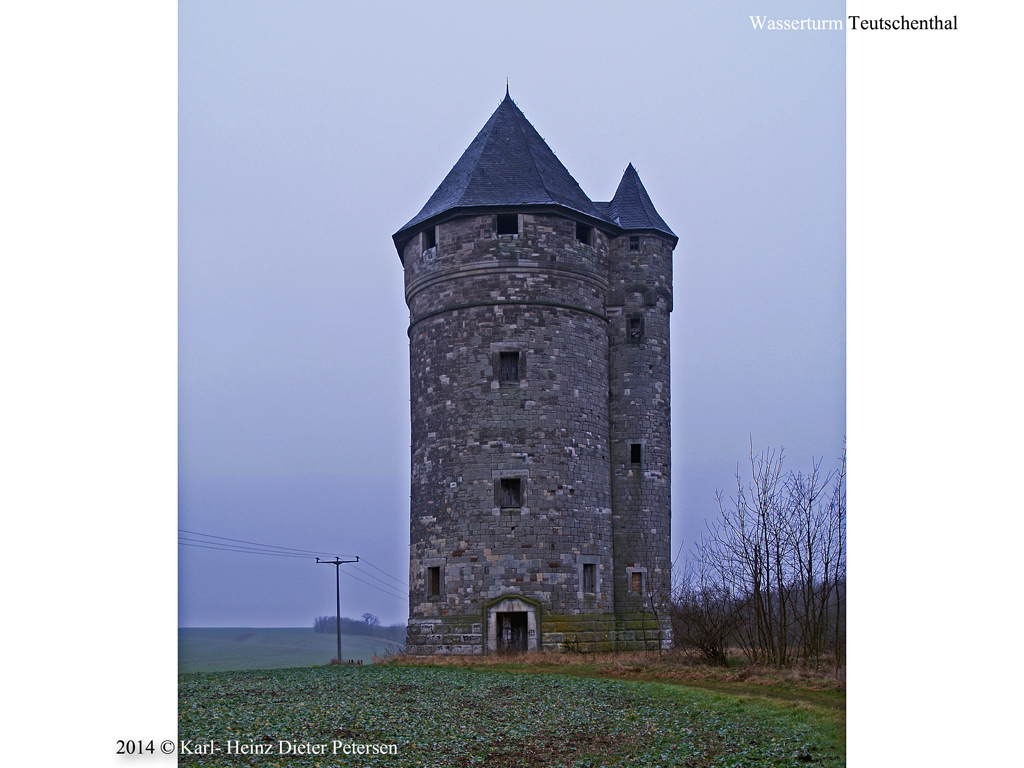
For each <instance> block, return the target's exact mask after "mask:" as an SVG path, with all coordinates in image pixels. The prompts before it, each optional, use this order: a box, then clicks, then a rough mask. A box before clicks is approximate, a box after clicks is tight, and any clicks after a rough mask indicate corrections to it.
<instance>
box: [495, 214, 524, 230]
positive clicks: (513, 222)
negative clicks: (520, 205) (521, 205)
mask: <svg viewBox="0 0 1024 768" xmlns="http://www.w3.org/2000/svg"><path fill="white" fill-rule="evenodd" d="M497 230H498V234H499V235H518V234H519V214H518V213H499V214H498V221H497Z"/></svg>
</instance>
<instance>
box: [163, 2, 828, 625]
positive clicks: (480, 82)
mask: <svg viewBox="0 0 1024 768" xmlns="http://www.w3.org/2000/svg"><path fill="white" fill-rule="evenodd" d="M785 9H786V13H787V14H789V15H792V16H795V17H801V18H803V17H807V16H808V15H809V14H813V15H814V17H815V18H843V14H844V6H843V4H842V3H821V2H807V3H787V4H786V5H785ZM582 10H583V6H580V5H575V4H569V3H540V2H537V3H529V2H527V3H516V4H511V5H499V4H493V3H479V2H463V3H458V2H455V3H445V4H443V5H437V4H407V5H403V6H402V12H401V13H395V14H389V15H386V16H385V15H382V14H381V13H380V10H379V8H377V7H375V6H372V5H370V4H339V3H335V2H311V3H301V4H281V3H253V2H248V1H247V2H237V3H230V2H229V3H224V2H222V3H207V2H191V1H186V2H182V3H181V4H180V11H179V14H180V15H179V41H180V42H179V157H178V162H179V267H178V268H179V350H180V357H179V364H180V368H179V457H180V464H179V473H180V474H179V510H180V518H179V520H180V522H179V525H180V527H181V528H183V529H185V530H187V531H194V532H198V533H203V534H209V535H213V536H219V537H224V538H226V539H238V540H243V541H249V542H257V543H267V544H275V545H279V546H287V547H292V548H295V549H305V550H317V551H324V552H330V553H338V554H341V555H358V556H360V557H361V558H364V559H366V560H368V561H369V562H370V563H372V564H373V565H375V566H376V567H377V568H379V569H380V571H383V572H386V573H387V574H391V575H392V576H394V577H395V578H397V579H400V580H401V581H403V582H404V581H405V580H406V579H407V573H408V544H409V503H408V493H409V403H408V398H409V381H408V338H407V336H406V328H407V326H408V310H407V307H406V305H405V303H404V296H403V281H402V268H401V263H400V261H399V259H398V255H397V253H396V251H395V249H394V246H393V245H392V241H391V235H392V234H393V233H394V232H395V231H396V230H398V229H399V228H400V227H401V226H402V225H404V224H405V222H406V221H408V220H409V219H410V218H412V216H413V215H415V214H416V213H417V212H418V211H419V209H420V208H421V207H422V205H423V204H424V203H425V202H426V200H427V198H428V197H429V196H430V194H431V193H432V192H433V191H434V189H435V188H436V187H437V186H438V184H440V182H441V180H442V179H443V178H444V176H445V175H446V174H447V172H448V171H449V169H450V168H451V167H452V165H454V163H455V162H456V160H458V158H459V156H460V155H461V154H462V152H463V151H464V150H465V149H466V147H467V146H468V145H469V143H470V142H471V141H472V139H473V137H474V136H475V135H476V133H477V132H478V131H479V130H480V128H481V127H482V126H483V124H484V122H485V121H486V120H487V118H488V117H489V116H490V114H491V112H493V110H494V109H495V108H496V107H497V105H498V103H499V102H500V100H501V99H502V98H503V97H504V94H505V84H506V79H507V81H508V84H509V89H510V92H511V95H512V97H513V99H514V100H515V101H516V103H517V104H518V106H519V107H520V109H522V110H523V112H524V113H525V115H526V117H527V118H528V119H529V120H530V121H531V122H532V123H533V125H534V126H535V127H536V128H537V130H538V131H539V132H540V134H541V135H542V136H543V137H544V138H545V140H546V141H547V142H548V144H549V146H550V147H551V148H552V150H554V152H555V153H556V154H557V155H558V157H559V159H560V160H561V161H562V163H563V164H564V165H565V166H566V168H567V169H568V170H569V172H570V173H571V174H572V175H573V176H574V177H575V178H576V180H577V181H578V182H579V183H580V185H581V186H582V188H583V189H584V191H585V192H586V193H587V194H588V195H589V196H590V197H591V198H592V199H594V200H609V199H611V196H612V194H613V193H614V191H615V187H616V185H617V184H618V182H619V179H620V178H621V175H622V172H623V170H624V169H625V167H626V165H627V164H629V163H633V164H634V166H635V167H636V168H637V170H638V172H639V174H640V177H641V179H642V180H643V182H644V184H645V186H646V187H647V190H648V191H649V192H650V194H651V197H652V199H653V201H654V203H655V205H656V206H657V208H658V211H659V212H660V213H661V215H662V217H663V218H664V219H665V221H666V222H668V224H669V226H671V227H672V228H673V230H674V231H675V232H676V233H677V234H678V235H679V238H680V239H679V245H678V247H677V248H676V251H675V278H674V283H675V285H674V293H675V310H674V312H673V313H672V406H673V407H672V414H673V435H672V437H673V467H672V470H673V488H672V491H673V531H672V542H673V551H674V553H675V552H676V551H678V549H679V548H680V545H682V547H683V549H684V550H685V549H686V548H687V547H688V546H689V545H690V544H692V542H693V541H694V540H695V539H696V538H697V537H698V536H699V535H700V531H701V530H702V529H703V527H704V524H705V520H706V519H707V518H708V517H709V516H713V515H714V514H715V512H716V510H717V503H716V500H715V492H716V490H718V489H726V490H728V489H729V488H730V486H732V485H733V484H734V483H733V475H734V473H735V471H736V465H737V462H740V463H741V464H742V463H743V462H745V461H746V460H747V455H748V453H749V443H750V441H751V439H752V440H753V444H754V448H755V450H760V449H762V448H765V447H768V446H771V447H774V448H779V447H784V448H785V450H786V456H787V463H788V466H790V467H791V468H793V469H806V468H807V467H808V466H809V465H810V462H811V461H812V459H814V458H824V459H825V465H826V466H827V467H834V466H835V465H836V460H837V458H838V457H839V455H840V454H841V452H842V450H843V440H844V437H845V434H846V426H845V425H846V411H845V394H846V393H845V373H846V370H845V314H846V313H845V282H844V275H845V240H846V229H845V207H846V199H845V189H846V178H845V161H846V158H845V120H846V114H845V97H846V93H845V74H846V73H845V52H846V35H845V34H844V33H842V32H814V33H810V32H808V33H801V34H788V35H782V34H772V33H768V32H766V31H755V30H754V29H753V26H752V24H751V22H750V20H749V8H748V5H747V4H742V3H716V4H714V5H708V4H698V3H690V4H683V3H651V4H641V5H639V6H635V7H627V6H625V5H623V4H621V3H605V4H597V5H593V4H588V5H587V6H586V12H585V13H584V12H582ZM186 536H191V534H186ZM193 538H195V537H193ZM190 543H191V544H195V543H196V542H195V541H193V542H190ZM330 570H331V569H329V568H324V567H322V566H320V567H317V566H315V565H314V564H313V563H312V561H311V560H308V559H306V560H303V559H296V558H280V557H267V556H259V555H251V554H241V553H230V552H224V551H219V550H215V549H207V548H201V547H195V546H189V545H188V544H184V545H182V546H181V547H180V548H179V589H180V593H179V621H180V623H181V625H182V626H305V625H308V624H309V623H310V622H311V621H312V619H313V617H314V616H316V615H319V614H322V613H330V612H333V608H334V584H333V581H334V579H333V574H332V573H330ZM344 570H345V571H346V572H349V573H351V574H352V575H353V576H357V577H358V578H361V579H363V581H366V582H369V584H374V585H376V586H377V587H381V588H383V586H384V583H389V584H390V587H389V589H388V590H386V591H380V590H377V589H372V588H371V587H370V586H369V585H368V584H364V583H360V582H358V581H356V580H354V578H347V579H344V580H343V600H342V611H343V613H347V614H349V615H361V614H362V613H364V612H366V611H369V612H372V613H375V614H377V615H379V616H380V618H381V619H382V620H383V621H385V622H396V621H404V620H405V618H406V610H407V605H406V602H405V600H404V595H405V589H403V588H402V587H401V586H399V585H398V584H397V583H396V582H394V581H392V580H390V579H388V578H387V577H386V576H384V575H382V573H381V572H380V571H375V570H373V569H369V568H366V567H363V566H361V567H360V569H359V570H356V569H355V568H354V567H347V568H345V569H344ZM372 576H377V577H379V578H381V579H382V582H383V583H382V582H377V581H374V580H373V579H372Z"/></svg>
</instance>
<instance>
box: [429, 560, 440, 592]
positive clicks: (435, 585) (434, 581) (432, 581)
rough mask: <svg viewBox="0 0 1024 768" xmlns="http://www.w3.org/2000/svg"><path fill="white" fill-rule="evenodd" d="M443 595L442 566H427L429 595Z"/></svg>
mask: <svg viewBox="0 0 1024 768" xmlns="http://www.w3.org/2000/svg"><path fill="white" fill-rule="evenodd" d="M440 596H441V566H439V565H432V566H430V567H429V568H427V597H440Z"/></svg>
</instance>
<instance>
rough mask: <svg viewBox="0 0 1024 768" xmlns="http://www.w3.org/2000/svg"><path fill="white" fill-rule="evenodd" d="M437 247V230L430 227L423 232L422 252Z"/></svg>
mask: <svg viewBox="0 0 1024 768" xmlns="http://www.w3.org/2000/svg"><path fill="white" fill-rule="evenodd" d="M435 245H437V229H436V228H434V227H430V228H428V229H424V230H423V250H424V251H425V250H427V249H429V248H433V247H434V246H435Z"/></svg>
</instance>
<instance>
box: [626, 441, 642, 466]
mask: <svg viewBox="0 0 1024 768" xmlns="http://www.w3.org/2000/svg"><path fill="white" fill-rule="evenodd" d="M641 452H642V448H641V447H640V443H633V444H632V445H630V446H629V463H630V464H639V463H640V457H641V455H642V453H641Z"/></svg>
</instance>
